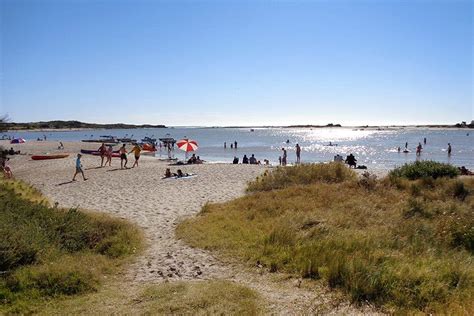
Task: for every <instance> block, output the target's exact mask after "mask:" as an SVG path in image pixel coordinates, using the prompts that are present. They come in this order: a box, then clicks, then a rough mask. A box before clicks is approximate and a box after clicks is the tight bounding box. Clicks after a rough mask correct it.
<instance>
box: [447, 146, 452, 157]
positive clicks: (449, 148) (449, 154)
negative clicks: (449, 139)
mask: <svg viewBox="0 0 474 316" xmlns="http://www.w3.org/2000/svg"><path fill="white" fill-rule="evenodd" d="M451 150H452V148H451V143H448V156H451Z"/></svg>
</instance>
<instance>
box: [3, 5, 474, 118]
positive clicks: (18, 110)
mask: <svg viewBox="0 0 474 316" xmlns="http://www.w3.org/2000/svg"><path fill="white" fill-rule="evenodd" d="M473 3H474V2H473V1H467V0H466V1H456V0H450V1H441V0H438V1H428V0H426V1H421V0H415V1H395V0H386V1H382V0H379V1H377V0H371V1H369V0H366V1H362V0H359V1H356V0H354V1H343V0H335V1H329V0H327V1H269V0H267V1H244V0H242V1H232V0H230V1H218V0H215V1H198V0H194V1H180V0H177V1H151V0H150V1H144V0H134V1H121V0H117V1H111V0H96V1H92V0H55V1H50V0H41V1H40V0H26V1H25V0H0V45H1V46H0V54H1V55H0V74H1V76H0V80H1V81H0V115H1V114H8V115H9V117H10V118H11V120H12V121H15V122H29V121H39V120H56V119H62V120H80V121H85V122H97V123H117V122H123V123H135V124H142V123H149V124H166V125H175V126H176V125H183V126H228V125H248V126H250V125H292V124H327V123H335V124H336V123H339V124H343V125H366V124H369V125H388V124H444V123H449V124H450V123H456V122H460V121H471V120H473V119H474V105H473V98H474V97H473V83H474V81H473V23H472V19H473V12H474V8H473Z"/></svg>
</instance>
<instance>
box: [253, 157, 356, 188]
mask: <svg viewBox="0 0 474 316" xmlns="http://www.w3.org/2000/svg"><path fill="white" fill-rule="evenodd" d="M355 178H356V173H355V172H354V171H353V170H350V169H349V168H347V167H346V166H344V165H343V164H342V163H336V162H333V163H329V164H324V163H317V164H301V165H296V166H290V167H277V168H276V169H275V170H273V171H271V172H265V173H264V174H263V175H262V176H260V177H258V178H257V179H255V180H254V181H252V182H249V185H248V188H247V190H248V191H250V192H253V191H270V190H275V189H283V188H287V187H289V186H294V185H308V184H313V183H318V182H324V183H338V182H343V181H348V180H354V179H355Z"/></svg>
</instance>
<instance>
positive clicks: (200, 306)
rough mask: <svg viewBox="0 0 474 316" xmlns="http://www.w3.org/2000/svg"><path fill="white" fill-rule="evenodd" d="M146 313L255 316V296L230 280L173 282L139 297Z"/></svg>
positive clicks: (159, 286)
mask: <svg viewBox="0 0 474 316" xmlns="http://www.w3.org/2000/svg"><path fill="white" fill-rule="evenodd" d="M141 299H142V300H143V303H142V305H144V306H145V311H144V312H145V314H162V315H164V314H166V315H169V314H174V315H183V314H189V315H191V314H192V315H210V314H211V315H218V314H219V315H222V314H226V315H256V314H259V313H261V312H262V309H261V307H260V305H261V304H259V302H258V301H259V297H258V295H257V294H256V293H255V292H254V291H253V290H251V289H249V288H247V287H244V286H241V285H238V284H236V283H233V282H229V281H206V282H175V283H165V284H161V285H155V286H151V287H149V288H147V289H146V290H145V291H144V293H143V295H142V296H141Z"/></svg>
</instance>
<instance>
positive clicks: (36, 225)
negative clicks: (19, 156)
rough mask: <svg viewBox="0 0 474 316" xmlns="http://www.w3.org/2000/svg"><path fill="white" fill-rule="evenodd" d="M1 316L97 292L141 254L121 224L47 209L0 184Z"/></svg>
mask: <svg viewBox="0 0 474 316" xmlns="http://www.w3.org/2000/svg"><path fill="white" fill-rule="evenodd" d="M0 200H1V201H2V203H1V204H0V271H1V272H0V313H1V312H11V313H30V312H35V310H34V306H35V305H36V304H37V303H41V302H45V301H47V300H50V299H52V298H61V297H68V296H69V297H70V296H74V295H77V294H83V293H87V292H94V291H96V290H98V288H99V286H100V284H101V281H102V279H103V276H104V275H106V274H110V273H111V272H114V271H116V270H117V269H118V267H119V266H120V264H121V263H123V262H124V261H125V260H126V258H128V257H130V256H131V255H132V254H135V253H137V252H139V251H140V249H141V248H142V237H141V233H140V231H139V230H138V229H137V228H136V227H135V226H132V225H131V224H128V223H127V222H125V221H122V220H118V219H112V218H110V217H108V216H105V215H99V214H92V213H84V212H82V211H79V210H77V209H68V210H64V209H59V208H57V207H55V206H53V207H51V206H50V205H49V203H48V201H47V200H46V199H45V198H44V197H42V195H41V194H40V193H39V192H38V191H36V190H34V189H32V188H31V187H29V186H28V185H26V184H24V183H21V182H18V181H6V180H2V179H0Z"/></svg>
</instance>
